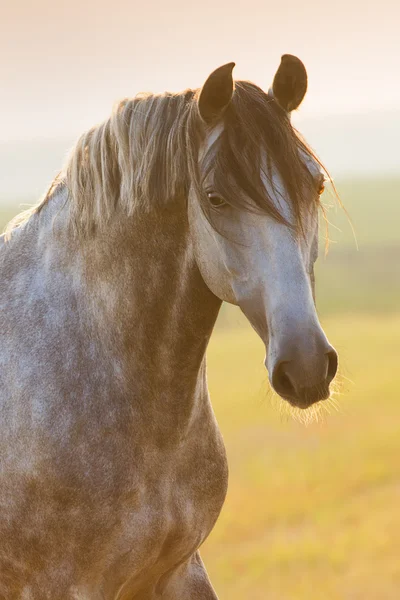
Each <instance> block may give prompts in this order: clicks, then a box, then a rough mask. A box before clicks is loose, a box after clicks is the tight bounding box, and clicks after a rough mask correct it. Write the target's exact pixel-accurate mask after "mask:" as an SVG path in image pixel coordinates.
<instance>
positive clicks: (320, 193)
mask: <svg viewBox="0 0 400 600" xmlns="http://www.w3.org/2000/svg"><path fill="white" fill-rule="evenodd" d="M324 191H325V179H322V181H321V182H320V184H319V188H318V195H319V196H322V194H323V193H324Z"/></svg>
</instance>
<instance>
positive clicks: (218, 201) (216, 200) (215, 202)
mask: <svg viewBox="0 0 400 600" xmlns="http://www.w3.org/2000/svg"><path fill="white" fill-rule="evenodd" d="M207 197H208V199H209V201H210V204H211V206H213V207H214V208H220V207H221V206H224V204H226V202H225V200H224V199H223V198H222V196H220V195H219V194H217V193H216V192H207Z"/></svg>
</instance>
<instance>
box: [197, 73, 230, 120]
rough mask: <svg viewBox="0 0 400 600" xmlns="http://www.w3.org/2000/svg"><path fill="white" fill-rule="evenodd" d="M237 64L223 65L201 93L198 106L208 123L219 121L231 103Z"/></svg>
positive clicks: (209, 79)
mask: <svg viewBox="0 0 400 600" xmlns="http://www.w3.org/2000/svg"><path fill="white" fill-rule="evenodd" d="M234 66H235V63H233V62H231V63H228V64H227V65H223V66H222V67H219V69H216V70H215V71H213V72H212V73H211V75H210V76H209V77H208V79H207V81H206V82H205V84H204V85H203V87H202V90H201V92H200V96H199V100H198V106H199V112H200V116H201V118H202V119H203V121H205V122H206V123H211V122H212V121H215V120H217V119H218V118H219V117H220V116H221V115H222V113H223V111H224V109H225V108H226V107H227V106H228V104H229V102H230V101H231V98H232V94H233V87H234V86H233V78H232V71H233V67H234Z"/></svg>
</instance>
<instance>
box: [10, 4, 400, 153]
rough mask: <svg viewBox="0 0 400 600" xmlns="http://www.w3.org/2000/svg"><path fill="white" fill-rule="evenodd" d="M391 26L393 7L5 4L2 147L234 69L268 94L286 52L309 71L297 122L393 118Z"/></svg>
mask: <svg viewBox="0 0 400 600" xmlns="http://www.w3.org/2000/svg"><path fill="white" fill-rule="evenodd" d="M399 23H400V2H399V1H398V0H380V1H377V0H362V1H361V0H333V1H332V2H324V1H323V0H303V1H302V2H301V1H299V0H296V1H295V0H286V1H284V0H276V1H274V2H269V1H266V0H203V1H200V2H191V1H189V0H187V1H183V0H165V1H160V0H156V1H155V2H154V1H153V2H152V1H151V0H148V1H146V0H141V1H140V2H138V1H137V0H131V1H130V2H125V1H123V2H122V1H121V0H114V1H112V2H106V3H105V2H102V1H101V0H95V1H93V0H86V1H85V0H82V1H81V0H71V1H70V2H64V1H63V2H55V1H54V0H35V1H34V2H33V1H32V0H14V1H13V2H7V3H6V2H5V0H3V1H2V8H1V24H0V141H5V140H10V139H31V138H35V137H56V136H59V135H62V136H68V137H70V136H71V135H72V136H75V135H77V134H79V133H80V132H81V131H83V130H84V129H85V128H87V127H90V126H91V125H93V124H94V123H95V122H97V121H98V120H100V119H102V118H104V117H105V116H107V115H108V114H109V113H110V110H111V106H112V104H113V102H114V101H115V100H116V99H118V98H121V97H124V96H131V95H134V94H135V93H136V92H138V91H142V90H151V91H163V90H165V89H168V90H173V91H178V90H180V89H183V88H185V87H198V86H200V85H201V84H202V83H203V81H204V79H205V78H206V77H207V75H208V73H209V72H210V71H212V70H213V69H214V68H216V67H217V66H219V65H221V64H223V63H225V62H228V61H232V60H233V61H235V62H236V64H237V67H236V69H235V77H236V78H243V79H250V80H253V81H254V82H255V83H257V84H259V85H261V86H262V87H264V88H265V89H267V88H268V86H269V84H270V83H271V81H272V78H273V76H274V73H275V70H276V68H277V66H278V64H279V60H280V55H281V54H283V53H292V54H297V55H298V56H299V57H300V58H301V59H302V60H303V61H304V63H305V64H306V67H307V69H308V72H309V80H310V85H309V94H308V97H307V98H306V101H305V102H304V105H303V107H302V109H301V110H302V114H304V115H306V116H307V115H311V114H319V115H321V114H331V113H354V112H360V111H361V112H368V111H372V110H390V109H396V108H399V107H400V75H399V73H400V66H399V62H400V35H399Z"/></svg>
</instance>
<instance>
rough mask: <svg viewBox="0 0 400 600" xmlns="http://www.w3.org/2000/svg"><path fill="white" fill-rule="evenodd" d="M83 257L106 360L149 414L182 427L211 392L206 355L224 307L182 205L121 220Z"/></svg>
mask: <svg viewBox="0 0 400 600" xmlns="http://www.w3.org/2000/svg"><path fill="white" fill-rule="evenodd" d="M80 253H81V257H82V259H83V264H84V268H83V273H84V280H85V287H86V288H87V291H88V294H87V297H88V298H90V303H91V307H90V312H91V315H92V318H93V319H94V321H95V322H96V329H97V331H98V332H99V333H98V335H99V336H100V338H101V339H102V340H103V343H104V344H105V345H106V346H107V347H108V353H109V355H111V356H112V357H116V358H118V359H119V360H120V362H121V364H122V365H123V366H124V369H125V376H126V378H128V379H129V380H130V381H131V382H132V386H131V388H132V389H134V390H135V394H138V395H139V396H140V397H141V398H142V399H143V398H145V399H146V410H147V411H148V414H149V417H151V418H152V419H154V416H153V412H154V411H155V412H157V414H162V419H163V422H164V425H165V424H166V421H165V420H166V419H167V420H168V419H172V420H171V428H172V427H176V425H177V424H179V422H180V421H181V422H182V425H183V426H184V422H185V420H186V421H190V420H191V414H192V412H193V410H194V408H195V405H198V403H199V402H204V396H205V395H207V387H206V383H205V351H206V347H207V343H208V340H209V337H210V335H211V332H212V329H213V326H214V323H215V320H216V317H217V314H218V310H219V308H220V304H221V303H220V301H219V300H218V299H217V298H216V297H215V296H214V295H213V294H212V293H211V292H210V291H209V289H208V288H207V286H206V285H205V283H204V281H203V279H202V277H201V275H200V273H199V270H198V268H197V265H196V262H195V259H194V253H193V247H192V243H191V239H190V234H189V229H188V223H187V214H186V209H185V207H184V206H182V207H181V208H178V207H172V208H163V209H159V208H158V209H157V210H154V211H152V212H151V211H149V212H146V213H138V214H136V215H135V216H133V217H131V218H127V219H124V220H123V223H121V219H118V218H116V219H115V222H114V224H113V225H112V224H111V225H110V227H109V228H108V231H107V233H105V234H103V235H102V234H98V235H97V236H96V237H95V238H94V239H93V240H92V241H91V242H88V243H84V244H83V245H82V248H81V250H80ZM160 403H162V407H163V411H162V413H160V406H159V405H160ZM197 408H198V407H196V410H197ZM153 409H154V411H153Z"/></svg>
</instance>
